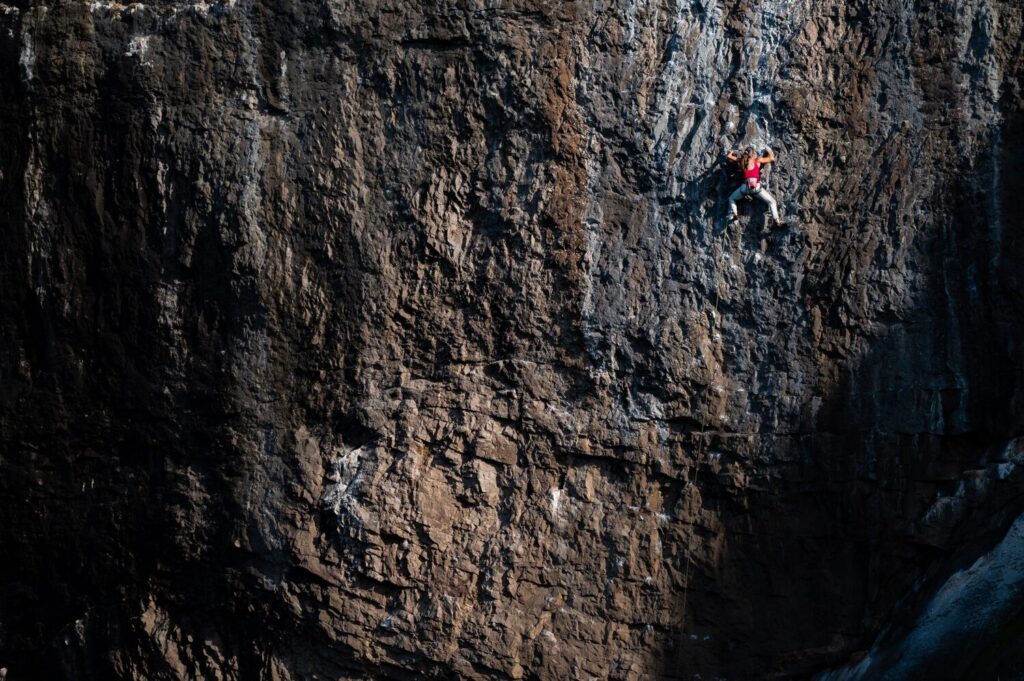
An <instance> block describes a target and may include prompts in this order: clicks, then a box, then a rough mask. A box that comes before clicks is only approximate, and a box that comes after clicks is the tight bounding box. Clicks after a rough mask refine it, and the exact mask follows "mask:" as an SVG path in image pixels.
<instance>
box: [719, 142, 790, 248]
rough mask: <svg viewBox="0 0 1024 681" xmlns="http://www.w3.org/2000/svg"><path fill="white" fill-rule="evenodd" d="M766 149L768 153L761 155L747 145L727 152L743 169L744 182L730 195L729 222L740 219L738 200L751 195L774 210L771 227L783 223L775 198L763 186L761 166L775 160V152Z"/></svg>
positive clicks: (730, 158)
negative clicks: (738, 150)
mask: <svg viewBox="0 0 1024 681" xmlns="http://www.w3.org/2000/svg"><path fill="white" fill-rule="evenodd" d="M765 151H766V152H767V154H768V155H767V156H760V155H758V154H757V152H755V151H754V148H753V147H747V148H746V149H744V150H743V151H742V152H735V151H730V152H729V153H728V154H727V158H728V159H729V160H730V161H733V162H735V163H737V164H738V165H739V167H740V170H742V171H743V184H741V185H740V186H739V187H737V188H736V191H734V192H733V193H732V195H731V196H730V197H729V224H732V223H734V222H736V221H737V220H739V219H740V211H739V208H737V207H736V202H737V201H739V200H740V199H742V198H743V197H744V196H747V195H751V196H756V197H757V198H759V199H761V200H762V201H764V202H765V203H767V204H768V208H769V209H770V210H771V212H772V221H771V222H770V223H769V225H768V226H769V228H771V227H775V226H781V225H782V220H780V219H779V206H778V204H777V203H776V202H775V198H774V197H773V196H772V195H771V194H769V193H768V190H767V189H765V188H764V187H762V186H761V166H763V165H767V164H769V163H772V162H774V161H775V153H774V152H772V150H771V149H766V150H765Z"/></svg>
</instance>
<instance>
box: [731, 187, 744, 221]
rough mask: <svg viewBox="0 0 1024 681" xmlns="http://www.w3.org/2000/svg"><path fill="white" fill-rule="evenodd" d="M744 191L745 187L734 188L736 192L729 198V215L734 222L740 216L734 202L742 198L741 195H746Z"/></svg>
mask: <svg viewBox="0 0 1024 681" xmlns="http://www.w3.org/2000/svg"><path fill="white" fill-rule="evenodd" d="M746 191H747V185H745V184H741V185H740V186H739V187H737V188H736V191H734V192H733V193H732V194H731V195H730V196H729V213H730V215H731V217H732V219H734V220H735V219H736V218H738V217H739V216H740V209H739V208H737V207H736V202H737V201H739V200H740V199H742V198H743V194H744V193H746Z"/></svg>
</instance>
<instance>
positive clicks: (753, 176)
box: [743, 161, 761, 182]
mask: <svg viewBox="0 0 1024 681" xmlns="http://www.w3.org/2000/svg"><path fill="white" fill-rule="evenodd" d="M743 179H745V180H746V181H747V182H750V181H751V180H755V181H757V180H760V179H761V164H760V163H758V162H756V161H755V162H754V167H753V168H744V170H743Z"/></svg>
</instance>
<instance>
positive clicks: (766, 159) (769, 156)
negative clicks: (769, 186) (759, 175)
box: [757, 149, 775, 165]
mask: <svg viewBox="0 0 1024 681" xmlns="http://www.w3.org/2000/svg"><path fill="white" fill-rule="evenodd" d="M757 160H758V161H760V162H761V165H765V164H766V163H771V162H772V161H774V160H775V152H774V151H772V150H771V149H769V150H768V154H767V155H766V156H761V157H759V158H758V159H757Z"/></svg>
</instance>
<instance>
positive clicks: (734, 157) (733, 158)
mask: <svg viewBox="0 0 1024 681" xmlns="http://www.w3.org/2000/svg"><path fill="white" fill-rule="evenodd" d="M725 157H726V158H727V159H729V160H730V161H738V160H740V157H739V156H737V155H736V152H735V151H730V152H729V153H728V154H726V155H725Z"/></svg>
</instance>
